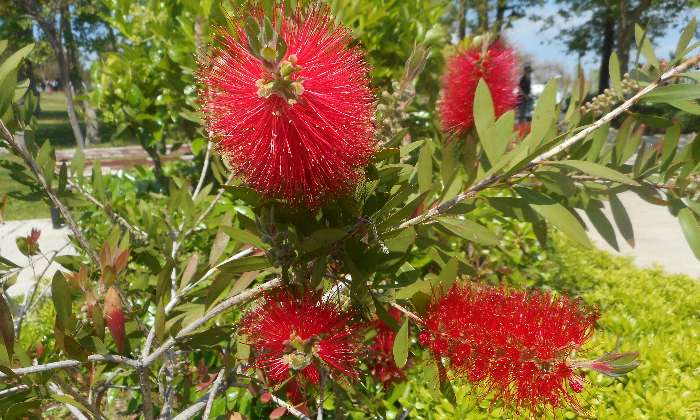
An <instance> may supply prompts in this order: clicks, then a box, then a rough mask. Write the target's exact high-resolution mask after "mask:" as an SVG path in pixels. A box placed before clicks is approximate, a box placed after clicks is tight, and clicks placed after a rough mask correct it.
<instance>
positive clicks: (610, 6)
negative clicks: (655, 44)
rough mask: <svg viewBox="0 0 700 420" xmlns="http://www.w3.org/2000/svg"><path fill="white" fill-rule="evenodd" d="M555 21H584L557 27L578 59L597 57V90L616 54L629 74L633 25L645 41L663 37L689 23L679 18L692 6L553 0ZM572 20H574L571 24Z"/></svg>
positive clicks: (673, 1)
mask: <svg viewBox="0 0 700 420" xmlns="http://www.w3.org/2000/svg"><path fill="white" fill-rule="evenodd" d="M556 3H557V4H558V6H559V10H558V12H557V16H558V19H564V21H565V22H572V21H574V22H578V19H580V18H581V17H582V16H583V17H587V19H585V20H584V21H582V22H580V23H576V24H574V25H571V24H565V25H561V24H558V25H557V29H558V30H560V31H561V34H562V40H563V41H564V43H565V44H566V48H567V49H568V50H569V51H571V52H575V53H578V54H580V55H585V54H587V53H589V52H590V51H597V52H598V55H599V57H600V73H599V80H598V90H599V91H600V92H602V91H604V90H605V89H606V88H608V87H609V79H610V72H609V70H608V63H609V60H610V55H611V53H612V52H613V51H615V52H616V54H617V56H618V58H619V63H620V69H621V70H622V72H623V73H625V72H627V71H628V70H629V63H630V51H631V50H632V48H633V46H634V41H635V38H634V34H635V32H634V31H635V29H634V28H635V25H636V24H641V25H642V26H645V27H646V28H647V35H646V36H647V37H648V38H650V39H653V38H654V37H655V36H658V35H660V34H663V33H666V32H667V31H668V28H669V27H672V26H674V25H676V24H677V23H679V22H682V21H684V20H687V19H689V16H688V15H686V14H683V13H682V11H683V10H686V8H688V7H689V6H690V5H691V4H692V3H693V2H692V1H690V0H629V1H628V0H620V1H617V0H557V2H556ZM574 19H575V20H574ZM555 21H556V19H555V17H551V16H550V17H549V19H545V24H544V26H545V27H546V26H551V25H553V24H554V22H555Z"/></svg>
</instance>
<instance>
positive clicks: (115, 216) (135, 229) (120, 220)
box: [68, 180, 148, 241]
mask: <svg viewBox="0 0 700 420" xmlns="http://www.w3.org/2000/svg"><path fill="white" fill-rule="evenodd" d="M68 186H70V187H71V188H74V189H75V190H77V191H78V192H79V193H80V194H82V196H83V197H85V199H86V200H88V201H89V202H91V203H92V204H94V205H96V206H97V207H98V208H100V209H101V210H102V211H104V213H105V214H106V215H107V216H108V217H109V218H110V219H112V221H113V222H116V223H118V224H120V225H121V226H122V227H123V228H124V229H126V230H128V231H129V233H131V234H132V235H133V236H134V237H135V238H138V239H140V240H142V241H145V240H146V239H148V234H147V233H146V232H144V231H143V230H141V229H140V228H138V227H135V226H133V225H132V224H131V223H129V221H128V220H126V219H125V218H124V217H122V216H120V215H118V214H117V213H115V212H114V210H112V209H108V208H107V206H105V205H104V204H103V203H102V202H101V201H100V200H98V199H97V198H96V197H94V196H93V195H92V194H90V193H89V192H88V191H87V190H85V188H83V187H82V186H81V185H80V184H77V183H74V182H73V181H71V180H68Z"/></svg>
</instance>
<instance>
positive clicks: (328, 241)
mask: <svg viewBox="0 0 700 420" xmlns="http://www.w3.org/2000/svg"><path fill="white" fill-rule="evenodd" d="M346 236H348V233H347V232H346V231H344V230H342V229H320V230H317V231H315V232H314V233H312V234H311V235H310V236H309V237H308V238H305V239H304V242H303V244H302V246H301V250H302V252H303V253H305V254H306V253H309V252H314V251H318V250H320V249H323V248H326V247H329V246H331V245H333V244H334V243H336V242H338V241H340V240H341V239H343V238H345V237H346Z"/></svg>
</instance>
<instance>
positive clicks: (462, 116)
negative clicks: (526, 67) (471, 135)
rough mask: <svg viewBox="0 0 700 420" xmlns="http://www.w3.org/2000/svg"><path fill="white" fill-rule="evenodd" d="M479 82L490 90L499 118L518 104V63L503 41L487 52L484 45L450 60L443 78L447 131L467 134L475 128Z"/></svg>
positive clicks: (444, 116)
mask: <svg viewBox="0 0 700 420" xmlns="http://www.w3.org/2000/svg"><path fill="white" fill-rule="evenodd" d="M479 79H484V81H485V82H486V84H487V85H488V87H489V90H490V91H491V97H492V99H493V106H494V109H495V112H496V116H500V115H501V114H503V113H505V112H507V111H509V110H511V109H513V108H515V106H516V105H517V104H518V93H517V87H518V61H517V58H516V56H515V52H514V51H513V50H512V49H510V48H508V47H507V46H505V44H503V43H502V42H496V43H494V44H492V45H491V46H490V47H489V48H488V49H487V50H486V53H484V52H483V50H482V48H481V46H479V47H473V48H468V49H463V50H461V51H459V52H458V53H457V54H456V55H454V56H452V57H450V58H449V59H448V60H447V65H446V69H445V74H444V75H443V77H442V100H441V102H440V116H441V119H442V127H443V129H444V130H446V131H450V132H455V133H459V134H463V133H466V132H467V131H469V130H470V129H471V128H472V127H473V126H474V95H475V93H476V87H477V85H478V84H479Z"/></svg>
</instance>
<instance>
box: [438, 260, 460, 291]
mask: <svg viewBox="0 0 700 420" xmlns="http://www.w3.org/2000/svg"><path fill="white" fill-rule="evenodd" d="M458 272H459V261H457V260H456V259H455V258H452V259H450V260H449V261H448V262H447V264H445V266H444V267H442V271H440V275H439V276H438V278H437V284H438V285H439V287H442V288H444V290H449V288H450V287H452V285H453V284H454V282H455V280H457V274H458Z"/></svg>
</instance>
